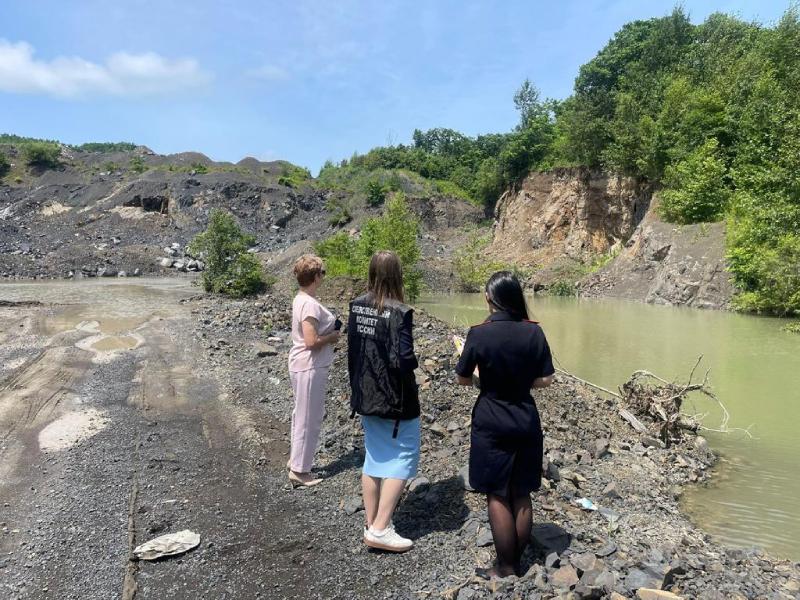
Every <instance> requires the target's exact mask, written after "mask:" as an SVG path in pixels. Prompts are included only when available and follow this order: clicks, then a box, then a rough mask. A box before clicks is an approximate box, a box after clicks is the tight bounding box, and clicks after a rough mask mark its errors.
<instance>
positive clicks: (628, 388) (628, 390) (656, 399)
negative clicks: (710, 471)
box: [553, 354, 753, 444]
mask: <svg viewBox="0 0 800 600" xmlns="http://www.w3.org/2000/svg"><path fill="white" fill-rule="evenodd" d="M553 358H554V359H555V361H556V364H558V365H559V366H558V367H557V368H556V371H557V372H558V373H560V374H561V375H564V376H566V377H569V378H570V379H573V380H575V381H577V382H578V383H581V384H583V385H586V386H588V387H591V388H593V389H596V390H598V391H601V392H603V393H605V394H608V395H610V396H613V397H615V398H617V399H618V400H621V401H622V402H624V403H625V404H626V405H627V406H628V407H630V408H631V409H632V411H631V410H627V408H620V411H619V414H620V416H621V417H622V418H623V419H625V420H626V421H627V422H628V423H629V424H630V425H631V427H633V428H634V429H635V430H636V431H638V432H639V433H645V432H646V431H647V430H648V429H647V426H646V425H645V424H643V423H642V422H641V421H640V420H639V419H638V418H637V417H636V414H638V415H644V416H647V417H649V418H650V419H652V420H653V421H654V422H655V423H657V424H658V435H659V437H661V439H662V440H663V441H664V442H665V443H666V444H669V443H671V442H673V441H677V440H678V439H680V437H681V436H682V432H683V431H694V432H697V431H712V432H715V433H734V432H741V433H744V434H745V435H746V436H747V437H749V438H752V437H753V436H752V434H751V433H750V427H748V428H746V429H742V428H740V427H729V426H728V423H729V421H730V418H731V415H730V413H729V412H728V408H727V407H726V406H725V404H724V403H723V402H722V400H720V399H719V398H718V397H717V395H716V394H715V393H714V391H713V390H712V389H711V386H710V385H709V383H708V376H709V374H710V373H711V369H708V370H707V371H706V374H705V376H704V377H703V381H702V382H700V383H692V381H693V380H694V376H695V373H696V372H697V368H698V367H699V366H700V363H701V362H702V361H703V355H702V354H701V355H700V356H698V357H697V360H696V361H695V363H694V366H693V367H692V370H691V371H690V373H689V379H688V380H687V382H686V383H685V384H678V383H676V382H674V381H667V380H666V379H663V378H662V377H659V376H658V375H656V374H655V373H651V372H650V371H645V370H640V371H635V372H634V373H633V374H632V375H631V378H630V379H629V380H628V381H627V382H626V383H624V384H623V385H622V386H620V388H619V392H613V391H611V390H609V389H607V388H604V387H602V386H600V385H597V384H596V383H592V382H591V381H588V380H586V379H582V378H580V377H578V376H577V375H573V374H572V373H570V372H569V371H567V370H566V369H564V368H563V367H562V366H561V363H560V362H559V360H558V359H557V358H555V357H553ZM654 382H657V383H654ZM692 392H699V393H701V394H703V395H704V396H706V397H707V398H709V399H711V400H713V401H714V403H715V404H716V405H717V406H718V407H719V409H720V410H721V411H722V420H721V422H720V426H719V427H718V428H713V427H706V426H705V425H703V423H702V421H703V419H705V418H706V417H707V416H708V414H707V413H696V414H693V415H690V414H687V413H684V412H682V410H681V409H682V406H683V403H684V400H686V398H687V397H688V395H689V394H691V393H692ZM634 413H636V414H634ZM751 427H752V425H751Z"/></svg>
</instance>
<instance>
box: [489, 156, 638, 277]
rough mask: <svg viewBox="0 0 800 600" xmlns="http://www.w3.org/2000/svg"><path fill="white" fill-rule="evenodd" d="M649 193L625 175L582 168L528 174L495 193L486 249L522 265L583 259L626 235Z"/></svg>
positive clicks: (630, 231) (606, 250) (621, 239)
mask: <svg viewBox="0 0 800 600" xmlns="http://www.w3.org/2000/svg"><path fill="white" fill-rule="evenodd" d="M651 196H652V188H651V187H650V186H648V185H646V184H643V183H641V182H638V181H637V180H635V179H633V178H630V177H616V176H608V175H604V174H601V173H595V172H591V171H589V170H586V169H556V170H554V171H551V172H548V173H533V174H531V175H530V176H528V177H527V178H526V179H525V180H524V181H523V182H522V184H521V186H520V187H519V189H516V190H510V191H508V192H506V193H505V194H503V196H502V197H501V198H500V200H499V202H498V204H497V208H496V210H495V217H496V221H495V235H494V242H493V244H492V246H491V248H490V252H491V253H492V255H494V256H496V257H497V258H500V259H503V260H508V261H513V262H515V263H522V264H526V265H533V264H537V265H539V266H547V265H548V264H549V263H550V262H552V261H553V260H555V259H557V258H559V257H562V256H566V257H568V258H570V259H572V260H575V261H583V260H586V259H588V258H590V257H592V256H594V255H597V254H601V253H604V252H608V251H609V250H610V249H611V248H612V247H614V246H615V245H616V244H620V243H624V242H625V241H626V240H628V238H630V236H631V234H632V233H633V231H634V229H635V228H636V225H638V223H639V221H641V219H642V217H643V216H644V214H645V213H646V211H647V209H648V207H649V205H650V198H651Z"/></svg>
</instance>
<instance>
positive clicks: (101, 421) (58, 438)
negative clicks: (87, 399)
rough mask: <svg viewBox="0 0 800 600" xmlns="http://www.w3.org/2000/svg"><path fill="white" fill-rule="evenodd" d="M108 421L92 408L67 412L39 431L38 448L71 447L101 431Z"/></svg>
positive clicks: (103, 414)
mask: <svg viewBox="0 0 800 600" xmlns="http://www.w3.org/2000/svg"><path fill="white" fill-rule="evenodd" d="M109 423H111V419H109V418H108V417H107V416H106V415H105V413H103V412H101V411H99V410H95V409H94V408H88V409H86V410H83V411H80V412H68V413H66V414H63V415H61V416H60V417H59V418H58V419H56V420H55V421H53V422H52V423H50V424H49V425H48V426H47V427H45V428H44V429H42V430H41V431H40V432H39V448H41V449H42V450H64V449H66V448H71V447H72V446H74V445H75V444H77V443H78V442H82V441H83V440H86V439H88V438H90V437H92V436H93V435H95V434H96V433H98V432H99V431H102V430H103V429H105V428H106V427H107V426H108V425H109Z"/></svg>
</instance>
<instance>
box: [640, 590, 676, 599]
mask: <svg viewBox="0 0 800 600" xmlns="http://www.w3.org/2000/svg"><path fill="white" fill-rule="evenodd" d="M636 597H637V598H638V599H639V600H683V598H682V597H681V596H676V595H675V594H673V593H672V592H668V591H666V590H654V589H648V588H639V589H638V590H636Z"/></svg>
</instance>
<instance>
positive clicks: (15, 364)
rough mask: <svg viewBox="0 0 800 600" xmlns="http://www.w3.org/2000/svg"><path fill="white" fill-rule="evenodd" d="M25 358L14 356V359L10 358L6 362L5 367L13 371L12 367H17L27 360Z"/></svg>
mask: <svg viewBox="0 0 800 600" xmlns="http://www.w3.org/2000/svg"><path fill="white" fill-rule="evenodd" d="M27 360H28V359H27V358H25V357H24V356H20V357H19V358H15V359H14V360H10V361H8V362H7V363H6V369H8V370H9V371H13V370H14V369H19V368H20V367H21V366H22V365H24V364H25V363H26V362H27Z"/></svg>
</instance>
